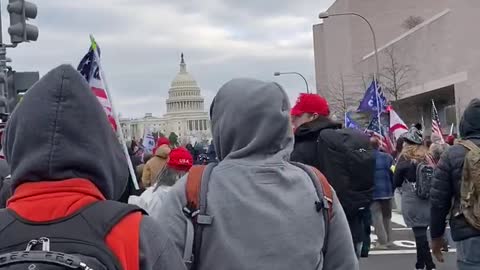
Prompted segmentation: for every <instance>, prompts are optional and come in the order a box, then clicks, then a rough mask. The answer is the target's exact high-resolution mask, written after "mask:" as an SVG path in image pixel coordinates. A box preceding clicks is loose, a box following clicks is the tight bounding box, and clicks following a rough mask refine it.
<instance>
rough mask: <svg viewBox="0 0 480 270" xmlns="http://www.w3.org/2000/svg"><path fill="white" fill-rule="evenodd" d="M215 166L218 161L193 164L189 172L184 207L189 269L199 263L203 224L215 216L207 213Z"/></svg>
mask: <svg viewBox="0 0 480 270" xmlns="http://www.w3.org/2000/svg"><path fill="white" fill-rule="evenodd" d="M215 166H216V163H211V164H208V165H198V166H193V167H192V168H191V169H190V171H189V172H188V176H187V182H186V184H185V196H186V199H187V205H186V206H185V207H184V208H183V213H184V214H185V216H186V217H187V233H186V237H185V249H184V251H183V260H184V262H185V264H186V265H187V266H188V268H189V269H195V268H196V267H197V265H198V260H199V259H198V258H199V254H200V247H201V243H202V231H203V226H205V225H210V224H212V222H213V217H211V216H209V215H207V214H206V211H207V192H208V182H209V180H210V173H211V172H212V170H213V168H214V167H215Z"/></svg>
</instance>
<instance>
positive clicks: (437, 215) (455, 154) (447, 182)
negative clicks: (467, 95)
mask: <svg viewBox="0 0 480 270" xmlns="http://www.w3.org/2000/svg"><path fill="white" fill-rule="evenodd" d="M459 129H460V135H461V137H462V139H463V140H471V141H473V142H474V143H475V144H476V145H477V146H480V99H473V100H472V101H471V102H470V104H469V105H468V107H467V109H466V110H465V112H464V114H463V116H462V119H461V120H460V128H459ZM466 154H467V150H466V149H465V147H463V146H461V145H458V144H457V145H454V146H452V147H450V148H449V149H448V150H447V151H446V152H445V153H444V154H443V155H442V157H441V158H440V161H439V163H438V166H437V168H436V169H435V174H434V178H433V181H432V188H431V191H430V201H431V222H430V223H431V225H430V229H431V235H432V238H439V237H441V236H442V235H443V234H444V232H445V220H446V218H447V215H448V213H449V212H450V210H451V211H452V214H451V217H450V228H451V234H452V238H453V240H455V241H461V240H464V239H467V238H470V237H475V236H480V231H479V230H476V229H475V228H473V227H472V226H470V225H469V224H468V223H467V222H466V220H465V218H464V217H463V215H460V214H459V213H460V210H459V205H460V186H461V180H462V170H463V162H464V159H465V155H466ZM452 199H453V207H452Z"/></svg>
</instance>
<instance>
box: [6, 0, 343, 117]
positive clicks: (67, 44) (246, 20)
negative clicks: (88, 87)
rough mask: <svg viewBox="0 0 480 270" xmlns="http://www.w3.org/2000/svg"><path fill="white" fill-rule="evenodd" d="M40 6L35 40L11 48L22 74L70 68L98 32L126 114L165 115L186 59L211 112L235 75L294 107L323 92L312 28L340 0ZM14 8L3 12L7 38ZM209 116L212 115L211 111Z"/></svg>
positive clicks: (66, 0)
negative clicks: (263, 85) (312, 92)
mask: <svg viewBox="0 0 480 270" xmlns="http://www.w3.org/2000/svg"><path fill="white" fill-rule="evenodd" d="M29 1H32V2H34V3H36V4H37V6H38V17H37V19H36V20H34V21H33V24H35V25H37V26H38V27H39V29H40V36H39V39H38V41H37V42H32V43H30V44H21V45H20V46H19V47H18V48H15V49H9V50H8V52H7V54H8V56H9V57H11V58H12V59H13V63H12V66H13V67H14V69H15V70H17V71H40V73H41V74H45V73H46V72H47V71H48V70H50V69H51V68H53V67H55V66H57V65H59V64H61V63H70V64H72V65H74V66H75V67H76V66H77V65H78V62H79V61H80V59H81V58H82V57H83V55H84V54H85V53H86V52H87V50H88V47H89V42H90V41H89V37H88V35H89V34H90V33H92V34H94V36H95V38H96V40H97V42H98V43H99V45H100V47H101V49H102V62H103V66H104V70H105V73H106V75H107V79H108V83H109V85H110V88H111V91H112V95H113V96H114V101H115V105H116V106H117V110H118V111H119V112H120V113H121V114H122V116H129V117H138V116H143V115H144V114H145V113H146V112H151V113H153V114H154V115H157V116H161V115H163V114H164V113H165V99H166V97H167V96H168V89H169V87H170V83H171V81H172V79H173V78H174V77H175V75H176V73H177V72H178V69H179V66H178V64H179V61H180V60H179V59H180V53H181V52H184V53H185V59H186V62H187V65H188V71H189V72H190V73H191V74H193V76H194V77H195V79H196V80H197V82H198V84H199V86H200V87H201V89H202V94H203V96H204V97H205V98H206V106H209V104H210V102H211V100H212V99H213V97H214V95H215V93H216V91H217V90H218V89H219V87H220V86H221V85H222V84H224V83H225V82H227V81H228V80H230V79H232V78H235V77H253V78H257V79H262V80H276V81H278V82H279V83H280V84H282V85H283V86H284V87H285V89H286V90H287V92H288V94H289V95H290V99H291V100H295V98H296V96H297V95H298V93H299V92H301V91H304V89H305V86H304V83H303V81H301V79H300V78H297V77H295V76H282V77H273V76H272V74H273V72H274V71H298V72H301V73H303V74H304V75H305V76H306V77H307V79H308V81H309V84H310V88H311V89H315V83H314V73H315V70H314V62H313V38H312V25H313V24H315V23H318V22H319V21H318V19H317V15H318V13H319V12H320V11H323V10H325V9H326V8H328V7H329V6H330V5H331V4H332V3H333V2H334V0H297V1H291V0H163V1H158V0H157V1H155V0H81V1H73V0H42V1H40V0H29ZM5 11H6V3H5V2H4V3H3V7H2V14H3V15H4V16H3V18H2V20H3V28H4V29H3V33H4V40H5V39H6V40H8V41H9V37H8V34H6V28H7V27H8V16H7V15H6V12H5ZM206 109H207V108H206Z"/></svg>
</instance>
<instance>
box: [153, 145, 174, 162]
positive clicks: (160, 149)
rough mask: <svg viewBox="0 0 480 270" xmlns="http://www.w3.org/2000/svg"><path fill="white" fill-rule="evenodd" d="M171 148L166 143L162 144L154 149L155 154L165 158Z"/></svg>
mask: <svg viewBox="0 0 480 270" xmlns="http://www.w3.org/2000/svg"><path fill="white" fill-rule="evenodd" d="M170 151H172V149H171V148H170V146H168V145H166V144H162V145H161V146H159V147H158V148H157V149H155V156H157V157H159V158H163V159H167V158H168V155H169V154H170Z"/></svg>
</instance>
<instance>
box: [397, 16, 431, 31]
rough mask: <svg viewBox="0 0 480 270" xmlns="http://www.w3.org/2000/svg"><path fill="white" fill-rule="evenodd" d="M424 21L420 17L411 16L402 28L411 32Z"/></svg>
mask: <svg viewBox="0 0 480 270" xmlns="http://www.w3.org/2000/svg"><path fill="white" fill-rule="evenodd" d="M424 21H425V20H424V19H423V18H422V17H420V16H410V17H408V18H407V19H405V21H404V22H403V23H402V27H403V28H405V29H406V30H410V29H412V28H414V27H415V26H417V25H419V24H421V23H423V22H424Z"/></svg>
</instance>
